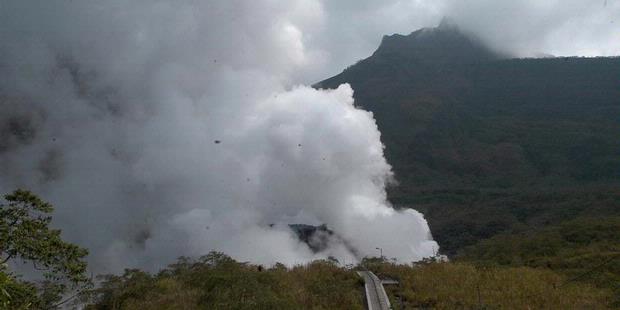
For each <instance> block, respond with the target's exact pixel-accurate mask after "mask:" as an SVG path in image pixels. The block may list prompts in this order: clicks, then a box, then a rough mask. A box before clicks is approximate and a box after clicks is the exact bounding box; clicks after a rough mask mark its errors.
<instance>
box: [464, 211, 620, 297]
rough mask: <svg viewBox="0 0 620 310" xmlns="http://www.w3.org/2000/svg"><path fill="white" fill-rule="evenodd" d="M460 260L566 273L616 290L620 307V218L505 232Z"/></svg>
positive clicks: (467, 252) (482, 243)
mask: <svg viewBox="0 0 620 310" xmlns="http://www.w3.org/2000/svg"><path fill="white" fill-rule="evenodd" d="M458 259H459V260H462V261H468V262H474V263H476V264H478V265H482V266H489V265H504V266H529V267H535V268H545V269H550V270H554V271H557V272H560V273H563V274H565V275H567V276H568V277H570V278H571V279H574V280H575V281H580V282H587V283H591V284H594V285H596V286H598V287H603V288H608V289H611V290H612V291H614V292H615V301H616V303H617V304H618V305H620V216H615V217H605V218H601V217H597V218H595V217H592V218H589V217H586V218H578V219H575V220H571V221H566V222H563V223H561V224H558V225H554V226H548V227H545V228H542V229H536V230H530V231H525V232H522V233H517V234H500V235H497V236H494V237H493V238H490V239H488V240H484V241H481V242H479V243H477V244H476V245H473V246H470V247H468V248H466V249H465V250H464V251H463V252H462V254H461V255H460V256H459V257H458Z"/></svg>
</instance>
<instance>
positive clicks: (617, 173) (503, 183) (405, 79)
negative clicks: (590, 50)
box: [315, 20, 620, 254]
mask: <svg viewBox="0 0 620 310" xmlns="http://www.w3.org/2000/svg"><path fill="white" fill-rule="evenodd" d="M619 60H620V59H618V58H614V57H609V58H577V57H569V58H567V57H556V58H544V59H543V58H541V59H509V58H508V57H507V56H505V55H502V54H500V53H496V52H494V51H493V50H491V49H489V48H487V47H485V45H484V44H483V43H481V41H480V40H478V39H476V37H475V36H473V35H471V34H468V33H465V32H463V31H461V30H459V28H458V27H457V26H455V25H454V24H453V23H451V22H449V21H445V20H444V22H442V23H441V25H439V26H438V27H436V28H424V29H420V30H417V31H415V32H413V33H411V34H409V35H406V36H404V35H392V36H384V37H383V40H382V41H381V45H380V46H379V48H378V49H377V50H376V51H375V52H374V53H373V54H372V56H370V57H368V58H366V59H364V60H361V61H359V62H358V63H356V64H355V65H352V66H350V67H348V68H347V69H345V70H344V71H343V72H342V73H340V74H338V75H336V76H334V77H332V78H329V79H327V80H324V81H322V82H320V83H317V84H316V85H315V87H319V88H334V87H336V86H337V85H339V84H341V83H350V84H351V86H352V88H353V89H354V91H355V95H354V97H355V102H356V104H357V105H360V106H362V107H363V108H364V109H367V110H369V111H372V112H373V113H374V117H375V118H376V120H377V123H378V126H379V129H380V130H381V134H382V136H381V139H382V141H383V143H384V144H385V145H386V156H387V158H388V161H389V162H390V163H391V164H392V165H393V167H394V170H395V173H396V178H397V180H398V181H399V183H400V184H399V185H398V186H397V187H394V188H392V190H391V192H390V199H391V200H392V202H394V203H395V204H396V205H398V206H401V207H413V208H416V209H419V210H422V211H423V212H424V213H425V215H426V217H427V218H428V219H429V222H430V224H431V230H432V231H433V234H434V237H435V238H436V239H437V240H438V241H439V244H440V245H441V246H442V249H443V250H444V251H445V252H446V253H448V254H456V253H457V252H458V251H459V250H460V249H462V248H463V247H465V246H468V245H471V244H474V243H476V242H477V241H478V240H480V239H486V238H489V237H491V236H493V235H495V234H498V233H501V232H513V231H514V232H517V231H523V230H528V229H531V228H535V227H539V226H540V225H541V224H554V223H560V222H562V221H564V220H567V219H573V218H577V217H580V216H586V215H587V216H590V215H596V216H604V215H608V214H617V213H619V212H620V211H619V209H620V208H619V207H618V206H620V191H618V190H617V189H616V188H615V187H614V185H617V183H618V181H619V180H620V140H618V136H619V135H620V122H618V115H620V87H618V85H620V61H619Z"/></svg>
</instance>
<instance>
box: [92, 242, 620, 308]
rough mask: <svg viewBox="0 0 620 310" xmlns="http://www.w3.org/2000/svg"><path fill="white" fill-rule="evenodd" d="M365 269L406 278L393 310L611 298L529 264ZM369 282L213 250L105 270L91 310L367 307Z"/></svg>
mask: <svg viewBox="0 0 620 310" xmlns="http://www.w3.org/2000/svg"><path fill="white" fill-rule="evenodd" d="M359 268H368V269H370V270H373V271H374V272H375V273H376V274H377V275H379V276H380V277H388V278H391V279H396V280H398V281H399V284H398V285H386V289H387V292H388V294H389V296H390V299H391V303H392V305H393V307H394V309H401V305H403V306H405V307H406V308H407V309H413V308H433V309H528V308H530V309H569V308H570V309H574V308H578V309H582V308H588V309H600V308H605V307H607V306H608V305H609V301H610V300H611V294H610V293H609V292H608V291H606V290H602V289H597V288H595V287H592V286H590V285H586V284H582V283H574V282H568V284H566V283H567V281H566V280H567V278H566V277H564V276H562V275H559V274H557V273H555V272H553V271H550V270H538V269H533V268H529V267H499V266H485V267H477V266H475V265H473V264H468V263H441V262H437V261H436V260H432V259H429V260H426V261H424V262H420V263H416V264H413V265H397V264H392V263H389V262H387V261H386V260H385V259H383V258H376V257H374V258H373V257H368V258H365V259H364V260H363V262H362V264H361V265H360V266H359ZM363 283H364V282H363V280H362V278H360V277H359V276H357V274H356V273H355V270H354V269H343V268H339V267H337V265H336V264H335V263H333V262H330V261H328V260H321V261H315V262H312V263H310V264H308V265H304V266H296V267H293V268H287V267H286V266H284V265H282V264H276V265H275V266H273V267H271V268H262V267H261V266H257V265H251V264H247V263H240V262H236V261H234V260H232V259H231V258H230V257H228V256H226V255H224V254H222V253H217V252H212V253H210V254H208V255H207V256H205V257H203V258H201V259H199V260H196V261H194V260H191V259H188V258H180V259H179V261H178V262H177V263H175V264H173V265H170V266H169V267H168V268H166V269H164V270H162V271H161V272H159V273H158V274H157V275H151V274H147V273H145V272H142V271H139V270H126V271H125V273H124V274H123V275H122V276H105V277H104V278H103V282H102V285H101V287H100V288H99V289H98V290H97V291H96V296H97V298H96V300H95V301H94V303H93V304H92V305H90V306H88V309H91V310H94V309H363V308H364V300H365V298H364V293H363Z"/></svg>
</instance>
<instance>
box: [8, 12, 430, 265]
mask: <svg viewBox="0 0 620 310" xmlns="http://www.w3.org/2000/svg"><path fill="white" fill-rule="evenodd" d="M0 10H1V11H0V29H1V30H0V31H1V33H0V38H1V40H0V71H1V72H2V73H1V74H0V126H1V127H0V138H1V141H0V190H1V191H2V192H8V191H10V190H12V189H14V188H15V187H26V188H29V189H32V190H34V191H35V192H37V193H40V194H41V195H42V196H43V197H44V198H45V199H48V200H50V201H51V202H52V203H54V204H55V205H56V207H57V209H56V213H55V220H56V221H55V223H56V224H57V226H58V227H60V228H62V229H63V232H64V235H65V236H66V237H67V238H68V239H69V240H71V241H74V242H77V243H78V244H80V245H83V246H86V247H88V248H89V249H90V250H91V256H90V262H91V265H92V266H94V268H95V270H96V271H98V272H110V271H111V272H115V271H119V270H121V268H125V267H132V266H138V267H142V268H147V269H150V270H153V269H157V268H159V267H162V266H163V265H165V264H166V263H170V262H171V261H173V260H174V259H175V258H176V257H178V256H181V255H192V256H194V255H201V254H205V253H206V252H208V251H210V250H218V251H223V252H226V253H228V254H230V255H232V256H233V257H235V258H237V259H240V260H249V261H253V262H258V263H268V264H269V263H274V262H276V261H280V262H285V263H289V264H293V263H302V262H305V261H308V260H312V259H316V258H326V257H327V256H330V255H331V256H334V257H336V258H339V259H341V260H342V259H344V260H346V261H348V262H352V261H354V260H356V259H359V258H360V257H362V256H364V255H376V252H377V251H376V250H375V247H382V248H383V249H384V251H385V254H386V255H387V256H388V257H396V258H398V259H400V260H403V261H411V260H418V259H420V258H422V257H424V256H429V255H432V252H433V250H436V249H437V244H436V243H435V242H434V241H432V239H431V237H430V232H429V229H428V226H427V224H426V222H425V220H424V219H423V217H422V215H421V214H419V213H417V212H415V211H412V210H407V211H396V210H394V209H392V208H391V207H390V206H389V204H388V203H387V202H386V193H385V186H386V184H387V183H388V182H389V180H390V179H391V177H392V173H391V168H390V166H389V165H388V163H387V162H386V161H385V159H384V157H383V145H382V144H381V142H380V134H379V131H378V129H377V126H376V124H375V122H374V119H373V117H372V114H371V113H369V112H366V111H363V110H360V109H357V108H355V107H354V105H353V90H352V89H351V88H350V87H349V86H348V85H342V86H340V87H339V88H338V89H336V90H331V91H324V90H314V89H311V88H309V87H305V86H295V87H291V85H292V83H296V81H298V80H300V79H302V78H303V74H302V73H303V72H305V71H304V70H308V69H306V68H311V67H313V66H317V65H318V66H320V65H321V61H322V60H321V59H322V55H324V51H322V50H321V49H313V48H308V47H307V46H306V41H305V37H306V36H312V35H314V34H318V33H313V32H312V31H311V30H308V29H321V27H322V26H324V25H323V23H324V22H325V12H324V7H323V5H322V4H321V2H318V1H312V0H298V1H290V0H286V1H207V2H204V1H156V2H153V1H132V2H126V1H105V2H102V1H41V2H38V1H37V2H36V3H35V1H4V2H2V4H1V6H0ZM317 31H318V30H317ZM310 71H311V70H310ZM300 72H301V73H300ZM291 223H304V224H312V225H319V224H326V225H327V227H328V228H330V229H332V230H333V231H334V235H333V236H332V237H330V238H329V239H328V244H327V246H326V247H325V248H323V249H322V250H321V251H319V252H313V251H311V250H310V248H309V247H308V246H307V245H306V244H304V243H301V242H299V240H298V238H297V236H296V235H295V234H294V233H293V232H292V231H291V229H290V228H289V227H288V224H291Z"/></svg>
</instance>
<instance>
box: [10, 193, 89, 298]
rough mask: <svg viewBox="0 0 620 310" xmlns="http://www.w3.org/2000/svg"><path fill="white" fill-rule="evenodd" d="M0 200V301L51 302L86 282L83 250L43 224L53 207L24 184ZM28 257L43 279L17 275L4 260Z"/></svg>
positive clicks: (87, 279) (26, 259) (85, 286)
mask: <svg viewBox="0 0 620 310" xmlns="http://www.w3.org/2000/svg"><path fill="white" fill-rule="evenodd" d="M4 200H5V202H3V203H0V295H1V297H0V306H8V308H15V309H20V308H44V309H49V308H54V307H56V306H57V305H58V304H59V303H61V298H62V296H63V295H64V294H66V293H67V292H69V291H70V290H71V291H77V292H80V291H82V290H83V289H85V288H87V287H88V286H89V285H90V283H91V282H90V280H89V278H88V277H87V275H86V268H87V264H86V262H85V261H84V258H85V257H86V255H88V251H87V250H86V249H83V248H80V247H78V246H77V245H74V244H71V243H68V242H65V241H64V240H62V238H61V236H60V234H61V231H60V230H58V229H52V228H50V227H49V225H50V222H51V220H52V217H51V216H50V214H51V213H52V211H53V210H54V207H53V206H52V205H51V204H49V203H47V202H44V201H43V200H41V199H40V198H39V197H37V196H36V195H34V194H33V193H31V192H29V191H27V190H16V191H14V192H13V193H11V194H8V195H5V196H4ZM9 261H15V262H23V263H24V264H26V263H30V264H32V267H33V268H34V269H35V270H37V271H40V272H41V273H42V275H43V277H44V279H45V280H44V281H42V282H40V283H37V284H34V283H31V282H27V281H23V280H21V279H20V277H19V276H18V275H16V274H15V273H14V272H11V271H10V270H9V268H8V266H7V263H8V262H9Z"/></svg>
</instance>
